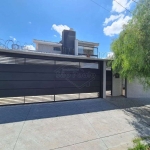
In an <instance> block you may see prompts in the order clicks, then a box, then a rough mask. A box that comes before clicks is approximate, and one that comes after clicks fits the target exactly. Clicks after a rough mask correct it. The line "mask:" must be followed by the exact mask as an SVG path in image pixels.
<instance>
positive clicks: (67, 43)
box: [33, 29, 99, 58]
mask: <svg viewBox="0 0 150 150" xmlns="http://www.w3.org/2000/svg"><path fill="white" fill-rule="evenodd" d="M33 42H34V43H35V44H36V51H37V52H44V53H55V54H66V55H76V56H78V55H80V56H87V57H93V58H98V46H99V43H94V42H87V41H81V40H78V39H77V38H76V32H75V31H74V30H73V29H71V30H64V31H63V32H62V40H61V41H60V42H58V43H56V42H50V41H43V40H35V39H34V40H33Z"/></svg>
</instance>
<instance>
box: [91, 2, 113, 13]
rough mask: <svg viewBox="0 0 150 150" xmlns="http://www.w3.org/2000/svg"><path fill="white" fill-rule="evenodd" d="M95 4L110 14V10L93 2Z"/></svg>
mask: <svg viewBox="0 0 150 150" xmlns="http://www.w3.org/2000/svg"><path fill="white" fill-rule="evenodd" d="M91 1H92V2H93V3H95V4H96V5H98V6H99V7H101V8H103V9H104V10H106V11H108V12H109V13H110V11H109V10H108V9H106V8H105V7H103V6H102V5H100V4H98V3H97V2H95V1H93V0H91Z"/></svg>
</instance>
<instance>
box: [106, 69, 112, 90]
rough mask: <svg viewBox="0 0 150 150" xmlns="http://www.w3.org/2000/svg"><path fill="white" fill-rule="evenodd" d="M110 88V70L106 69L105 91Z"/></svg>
mask: <svg viewBox="0 0 150 150" xmlns="http://www.w3.org/2000/svg"><path fill="white" fill-rule="evenodd" d="M111 90H112V71H111V70H107V71H106V91H111Z"/></svg>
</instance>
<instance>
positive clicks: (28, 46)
mask: <svg viewBox="0 0 150 150" xmlns="http://www.w3.org/2000/svg"><path fill="white" fill-rule="evenodd" d="M23 49H24V50H35V47H34V46H33V45H24V47H23Z"/></svg>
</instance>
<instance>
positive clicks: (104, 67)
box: [103, 61, 106, 98]
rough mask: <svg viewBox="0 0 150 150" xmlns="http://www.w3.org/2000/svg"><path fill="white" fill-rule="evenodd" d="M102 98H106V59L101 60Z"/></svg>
mask: <svg viewBox="0 0 150 150" xmlns="http://www.w3.org/2000/svg"><path fill="white" fill-rule="evenodd" d="M103 98H106V61H103Z"/></svg>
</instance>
